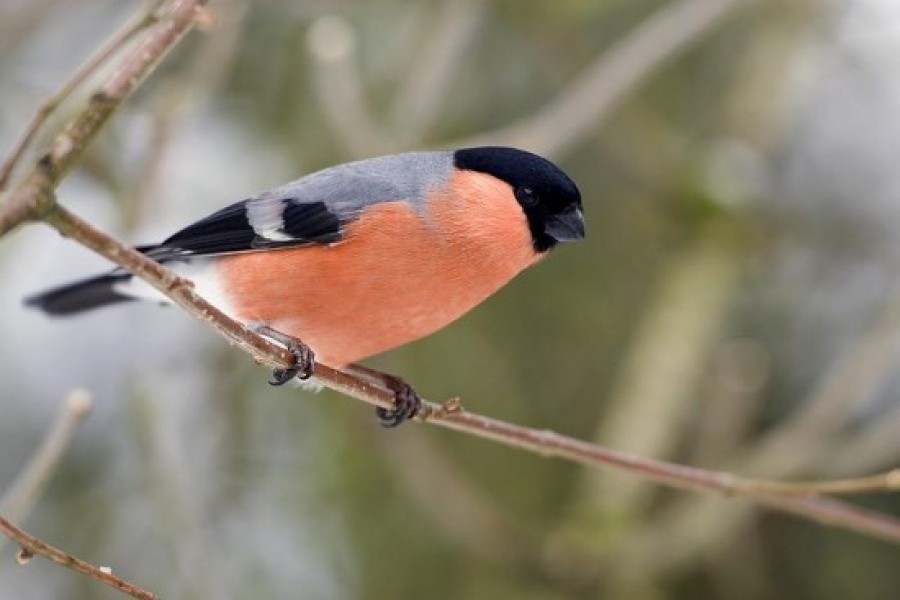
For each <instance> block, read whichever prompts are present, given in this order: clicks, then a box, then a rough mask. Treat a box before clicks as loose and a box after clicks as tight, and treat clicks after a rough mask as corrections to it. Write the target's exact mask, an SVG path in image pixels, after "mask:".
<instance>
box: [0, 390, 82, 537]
mask: <svg viewBox="0 0 900 600" xmlns="http://www.w3.org/2000/svg"><path fill="white" fill-rule="evenodd" d="M91 402H92V400H91V396H90V395H89V394H88V393H87V392H85V391H83V390H75V391H73V392H72V393H71V394H69V397H68V398H66V401H65V404H64V405H63V407H62V409H61V410H60V412H59V416H58V417H57V418H56V421H55V422H54V423H53V426H52V427H51V428H50V431H48V432H47V435H46V437H45V438H44V441H43V442H42V443H41V445H40V446H39V447H38V449H37V451H36V452H35V453H34V455H33V456H32V457H31V460H29V461H28V464H27V465H26V466H25V468H23V469H22V471H21V472H20V473H19V475H18V476H17V477H16V479H15V481H13V483H12V484H11V485H10V486H9V488H8V489H7V490H6V492H5V493H4V495H3V497H2V498H0V514H3V515H6V516H7V517H9V518H10V519H12V520H14V521H20V520H22V519H24V518H25V515H26V514H27V513H28V511H29V510H31V507H32V506H34V504H35V502H36V501H37V498H38V497H39V496H40V495H41V493H42V492H43V491H44V488H46V487H47V482H48V481H49V480H50V476H51V475H53V473H54V472H55V471H56V469H57V467H58V466H59V462H60V460H61V459H62V457H63V456H64V455H65V453H66V450H68V448H69V446H70V445H71V443H72V439H73V438H74V437H75V433H76V432H77V431H78V428H79V427H80V426H81V424H82V422H84V418H85V417H86V416H87V414H88V412H89V411H90V409H91ZM4 542H5V540H3V539H0V549H2V548H3V545H4Z"/></svg>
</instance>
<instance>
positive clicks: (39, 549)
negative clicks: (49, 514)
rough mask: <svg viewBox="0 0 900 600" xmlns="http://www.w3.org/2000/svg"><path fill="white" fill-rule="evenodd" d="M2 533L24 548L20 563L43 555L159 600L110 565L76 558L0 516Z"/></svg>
mask: <svg viewBox="0 0 900 600" xmlns="http://www.w3.org/2000/svg"><path fill="white" fill-rule="evenodd" d="M0 533H3V535H5V536H6V537H8V538H9V539H11V540H12V541H14V542H15V543H17V544H19V546H20V547H21V548H22V550H21V551H20V552H19V554H18V556H17V557H16V559H17V560H18V561H19V564H25V563H27V562H28V560H29V559H30V558H31V557H32V556H34V555H38V556H43V557H44V558H46V559H49V560H52V561H53V562H55V563H57V564H60V565H62V566H64V567H68V568H70V569H72V570H73V571H78V572H79V573H82V574H84V575H87V576H88V577H90V578H91V579H96V580H97V581H99V582H101V583H105V584H106V585H108V586H110V587H113V588H115V589H117V590H119V591H120V592H122V593H123V594H128V595H129V596H131V597H133V598H140V599H141V600H157V598H159V596H157V595H156V594H154V593H153V592H148V591H147V590H145V589H143V588H139V587H138V586H136V585H134V584H133V583H129V582H127V581H125V580H124V579H122V578H121V577H117V576H115V575H113V574H112V571H111V570H110V569H109V568H108V567H98V566H95V565H92V564H91V563H89V562H85V561H83V560H81V559H80V558H75V557H74V556H72V555H71V554H68V553H66V552H63V551H62V550H60V549H58V548H54V547H53V546H51V545H50V544H48V543H46V542H44V541H42V540H39V539H38V538H36V537H34V536H33V535H30V534H28V533H25V532H24V531H22V530H21V529H19V528H18V527H16V526H15V525H13V524H12V523H10V522H9V521H8V520H7V519H5V518H4V517H0Z"/></svg>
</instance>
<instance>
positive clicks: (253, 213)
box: [142, 198, 343, 260]
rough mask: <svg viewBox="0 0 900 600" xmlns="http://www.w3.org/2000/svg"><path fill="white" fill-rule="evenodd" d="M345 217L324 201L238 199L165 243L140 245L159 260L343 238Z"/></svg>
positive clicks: (179, 232)
mask: <svg viewBox="0 0 900 600" xmlns="http://www.w3.org/2000/svg"><path fill="white" fill-rule="evenodd" d="M342 232H343V223H342V222H341V219H339V218H338V217H337V215H335V214H334V213H332V212H331V211H330V210H329V209H328V206H327V205H326V204H325V203H324V202H300V201H298V200H296V199H294V198H257V199H251V200H244V201H242V202H237V203H235V204H232V205H230V206H226V207H225V208H223V209H221V210H219V211H217V212H214V213H213V214H211V215H209V216H208V217H206V218H204V219H201V220H199V221H197V222H196V223H193V224H191V225H188V226H187V227H185V228H184V229H182V230H180V231H178V232H177V233H175V234H174V235H172V236H170V237H169V238H168V239H166V240H165V241H164V242H163V243H162V244H160V245H158V246H154V247H150V248H142V250H144V251H145V252H147V253H148V254H149V255H150V256H152V257H153V258H155V259H157V260H167V259H172V258H177V257H180V256H198V255H210V254H230V253H235V252H248V251H252V250H263V249H271V248H283V247H288V246H301V245H308V244H327V243H333V242H336V241H339V240H340V239H341V236H342Z"/></svg>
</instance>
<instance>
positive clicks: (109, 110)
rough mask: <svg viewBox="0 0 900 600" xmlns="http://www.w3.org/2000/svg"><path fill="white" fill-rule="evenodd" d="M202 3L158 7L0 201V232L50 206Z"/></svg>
mask: <svg viewBox="0 0 900 600" xmlns="http://www.w3.org/2000/svg"><path fill="white" fill-rule="evenodd" d="M205 3H206V0H172V1H171V2H169V3H168V4H167V5H166V6H164V7H163V8H161V9H160V10H159V13H158V15H159V16H158V19H157V21H156V23H154V24H153V25H152V26H150V27H148V28H147V31H146V34H145V35H144V36H143V39H142V40H141V42H140V43H139V44H138V45H137V46H136V47H135V48H134V49H133V50H132V51H131V52H129V53H128V55H127V56H126V57H125V58H124V59H123V60H122V62H121V63H120V65H119V67H118V69H116V71H115V73H113V75H112V76H111V77H110V78H109V79H108V80H107V82H106V84H105V85H103V86H102V87H101V88H100V89H99V90H98V91H97V92H95V93H94V95H93V96H92V97H91V100H90V102H89V104H88V107H87V108H86V109H85V110H83V111H82V112H81V113H80V114H79V115H78V116H77V117H76V118H75V119H74V120H73V121H72V122H71V123H70V124H69V125H68V127H66V129H65V130H64V131H63V132H62V133H61V134H59V135H58V136H57V137H56V139H55V140H54V141H53V143H52V144H51V145H50V149H49V150H48V151H47V153H46V154H44V156H43V157H42V158H41V159H40V160H39V161H38V164H37V165H36V166H35V167H34V169H33V170H32V171H31V173H30V174H29V175H28V176H27V177H26V178H25V180H24V181H23V182H22V183H21V184H20V185H19V186H18V187H17V188H16V189H15V190H14V191H13V193H12V195H11V196H10V198H9V200H8V201H7V202H6V204H4V205H0V236H2V235H3V234H5V233H7V232H8V231H10V230H12V229H14V228H15V227H18V226H19V225H20V224H21V223H23V222H24V221H27V220H30V219H31V220H33V219H39V218H41V216H42V215H43V214H44V213H46V212H47V211H48V210H50V209H51V208H52V207H53V205H54V202H55V200H54V198H53V190H54V189H55V188H56V186H57V185H58V184H59V182H60V180H61V179H62V178H63V177H64V176H65V175H66V173H68V171H69V170H70V169H71V168H72V166H74V165H75V164H76V163H77V162H78V160H79V159H80V158H81V155H82V154H83V153H84V150H85V148H86V147H87V146H88V144H89V143H90V142H91V141H92V140H93V139H94V137H95V136H96V135H97V133H98V132H99V131H100V128H101V127H102V126H103V124H104V123H106V121H107V120H108V119H109V118H110V116H112V114H113V113H114V112H115V110H116V109H117V108H118V107H119V106H120V105H121V104H122V102H124V101H125V99H126V98H127V97H128V96H129V95H131V93H132V92H133V91H134V90H135V89H137V87H138V85H140V83H141V82H142V81H143V80H144V79H145V78H146V77H147V75H149V74H150V72H151V71H152V70H153V68H154V67H155V66H156V65H157V64H158V63H159V61H160V60H162V58H163V57H164V56H165V55H166V54H167V53H168V51H169V50H171V49H172V48H173V47H174V46H175V44H177V43H178V41H179V40H180V39H181V37H182V36H183V35H184V34H186V33H187V32H188V31H189V30H190V29H191V28H192V26H193V25H194V20H195V17H196V15H197V11H198V9H200V8H201V7H202V6H203V5H204V4H205ZM126 29H127V28H126Z"/></svg>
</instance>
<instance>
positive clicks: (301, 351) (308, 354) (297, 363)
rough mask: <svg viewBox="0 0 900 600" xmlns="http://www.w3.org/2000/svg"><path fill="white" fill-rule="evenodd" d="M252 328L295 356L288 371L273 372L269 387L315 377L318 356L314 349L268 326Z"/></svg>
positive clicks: (276, 370)
mask: <svg viewBox="0 0 900 600" xmlns="http://www.w3.org/2000/svg"><path fill="white" fill-rule="evenodd" d="M250 328H251V329H252V330H253V331H255V332H256V333H258V334H260V335H262V336H264V337H267V338H270V339H273V340H275V341H276V342H278V343H279V344H282V345H283V346H285V347H286V348H287V349H288V352H290V353H291V354H293V355H294V364H293V365H292V366H290V367H288V368H287V369H274V370H273V371H272V379H270V380H269V385H284V384H285V383H287V382H288V381H290V380H291V379H293V378H294V377H298V378H300V379H309V378H310V377H312V375H313V371H315V368H316V355H315V354H314V353H313V351H312V348H310V347H309V346H307V345H306V344H304V343H303V342H302V341H300V339H299V338H295V337H294V336H292V335H288V334H286V333H282V332H280V331H278V330H277V329H272V328H271V327H269V326H268V325H259V324H257V325H251V326H250Z"/></svg>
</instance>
